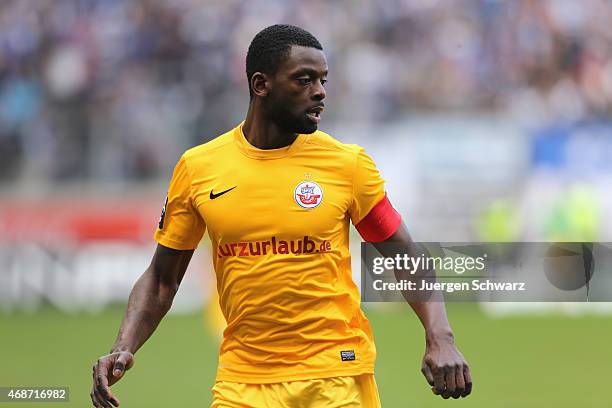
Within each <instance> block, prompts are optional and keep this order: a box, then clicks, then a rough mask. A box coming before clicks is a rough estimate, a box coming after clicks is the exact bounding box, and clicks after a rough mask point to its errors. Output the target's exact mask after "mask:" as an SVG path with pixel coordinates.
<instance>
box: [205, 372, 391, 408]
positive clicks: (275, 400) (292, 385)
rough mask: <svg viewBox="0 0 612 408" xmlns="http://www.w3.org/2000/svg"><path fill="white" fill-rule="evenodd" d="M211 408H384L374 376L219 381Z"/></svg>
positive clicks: (214, 387) (216, 384)
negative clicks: (261, 382) (253, 382)
mask: <svg viewBox="0 0 612 408" xmlns="http://www.w3.org/2000/svg"><path fill="white" fill-rule="evenodd" d="M212 392H213V403H212V405H211V408H319V407H325V408H341V407H342V408H380V399H379V397H378V388H377V386H376V381H375V380H374V375H372V374H362V375H358V376H353V377H331V378H321V379H316V380H305V381H289V382H281V383H274V384H243V383H236V382H229V381H217V382H216V383H215V385H214V386H213V389H212Z"/></svg>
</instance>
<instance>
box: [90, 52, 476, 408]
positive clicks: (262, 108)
mask: <svg viewBox="0 0 612 408" xmlns="http://www.w3.org/2000/svg"><path fill="white" fill-rule="evenodd" d="M326 81H327V61H326V59H325V56H324V54H323V52H322V51H320V50H317V49H315V48H309V47H298V46H294V47H292V49H291V51H290V54H289V56H288V58H287V59H286V60H285V61H284V62H283V63H281V64H280V66H279V68H278V70H277V72H276V73H275V74H273V75H270V74H265V73H261V72H257V73H255V74H254V75H253V76H252V78H251V80H250V86H251V90H252V92H253V97H252V98H251V101H250V103H249V110H248V112H247V116H246V119H245V122H244V125H243V132H244V135H245V137H246V138H247V140H248V141H249V143H250V144H251V145H253V146H255V147H257V148H259V149H276V148H280V147H284V146H288V145H290V144H291V143H293V141H294V140H295V139H296V137H297V136H298V134H306V133H312V132H314V131H316V130H317V124H318V116H319V115H320V113H321V112H322V110H323V100H324V99H325V88H324V84H325V82H326ZM385 242H393V243H401V244H402V245H405V246H407V247H410V248H413V247H414V242H413V241H412V238H411V237H410V235H409V233H408V230H407V229H406V227H405V225H404V224H403V223H402V225H401V226H400V228H399V229H398V230H397V231H396V232H395V233H394V234H393V235H392V236H391V237H389V238H388V239H387V240H386V241H385ZM379 250H380V251H381V253H382V254H383V255H385V253H384V248H383V247H379ZM192 255H193V250H186V251H181V250H175V249H171V248H167V247H165V246H163V245H157V248H156V250H155V253H154V255H153V259H152V260H151V264H150V265H149V267H148V268H147V269H146V270H145V272H144V273H143V275H142V276H141V277H140V278H139V279H138V281H137V282H136V284H135V285H134V288H133V289H132V292H131V294H130V297H129V300H128V306H127V310H126V312H125V316H124V318H123V321H122V323H121V327H120V329H119V334H118V335H117V339H116V341H115V344H114V345H113V347H112V349H111V352H110V354H108V355H106V356H102V357H100V359H98V361H97V362H96V363H95V364H94V366H93V374H92V376H93V387H92V391H91V399H92V402H93V405H94V406H95V407H104V408H109V407H112V406H115V407H118V406H119V399H118V398H117V397H115V396H114V395H113V393H112V391H111V389H110V387H111V386H112V385H113V384H115V383H116V382H117V381H119V380H120V379H121V378H123V376H124V375H125V372H126V371H127V370H129V369H130V368H132V366H133V365H134V354H135V353H136V351H138V349H139V348H140V347H141V346H142V345H143V344H144V343H145V342H146V341H147V340H148V338H149V337H150V336H151V335H152V334H153V332H154V331H155V329H156V328H157V326H158V325H159V323H160V321H161V320H162V318H163V317H164V316H165V315H166V313H167V312H168V310H170V307H171V305H172V301H173V299H174V296H175V295H176V292H177V291H178V288H179V285H180V283H181V281H182V279H183V276H184V274H185V271H186V270H187V266H188V265H189V261H190V260H191V257H192ZM409 303H410V306H411V307H412V309H413V310H414V311H415V313H416V314H417V316H418V317H419V319H420V321H421V323H422V324H423V327H424V328H425V345H426V347H425V356H424V357H423V365H422V370H421V371H422V372H423V375H424V376H425V378H426V379H427V382H429V384H430V385H431V386H432V389H433V391H434V393H435V394H438V395H441V396H442V397H443V398H445V399H446V398H450V397H453V398H459V397H465V396H467V395H469V394H470V392H471V389H472V380H471V376H470V370H469V368H468V366H467V363H466V361H465V359H464V358H463V355H462V354H461V353H460V352H459V351H458V350H457V347H456V345H455V342H454V337H453V333H452V330H451V328H450V325H449V323H448V319H447V317H446V310H445V307H444V303H443V302H409Z"/></svg>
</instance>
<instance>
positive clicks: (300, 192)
mask: <svg viewBox="0 0 612 408" xmlns="http://www.w3.org/2000/svg"><path fill="white" fill-rule="evenodd" d="M293 197H294V198H295V202H296V203H298V205H299V206H300V207H302V208H315V207H317V206H318V205H319V204H321V201H323V190H322V189H321V186H319V185H318V184H317V183H315V182H314V181H302V182H301V183H300V184H298V185H297V187H296V188H295V191H294V192H293Z"/></svg>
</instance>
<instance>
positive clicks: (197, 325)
mask: <svg viewBox="0 0 612 408" xmlns="http://www.w3.org/2000/svg"><path fill="white" fill-rule="evenodd" d="M448 310H449V315H450V318H451V321H452V324H453V327H454V330H455V334H456V337H457V339H458V343H459V345H460V348H461V350H462V351H463V352H464V354H465V355H466V357H467V359H468V361H469V363H470V364H471V367H472V371H473V377H474V391H473V395H472V396H470V397H469V398H467V399H464V400H452V399H450V400H442V399H441V398H440V397H436V396H434V395H432V394H431V391H430V389H429V386H428V385H427V383H426V382H425V380H424V379H423V378H422V376H421V373H420V371H419V369H420V359H421V357H422V352H423V335H422V330H421V328H420V325H419V323H418V321H417V320H416V318H415V317H414V316H413V314H412V312H411V310H410V309H409V308H408V306H407V305H406V306H403V305H401V306H400V305H391V306H389V307H385V308H368V309H367V314H368V316H369V317H370V320H371V321H372V324H373V326H374V333H375V336H376V341H377V349H378V364H377V375H376V378H377V382H378V385H379V389H380V394H381V399H382V403H383V407H387V408H395V407H398V408H399V407H442V406H445V407H448V406H456V407H538V408H539V407H568V408H569V407H572V408H573V407H597V408H600V407H610V406H612V401H611V398H610V396H609V394H608V387H609V386H610V380H611V379H612V375H611V374H610V373H611V370H610V367H611V365H612V347H611V345H612V319H611V318H609V317H607V318H605V317H580V318H566V317H560V316H556V317H513V318H505V319H500V320H493V319H490V318H487V317H486V316H484V315H483V313H482V312H481V311H480V310H479V309H478V308H477V307H476V306H475V305H466V304H449V305H448ZM122 313H123V310H122V309H119V308H114V309H110V310H107V311H105V312H104V313H102V314H100V315H65V314H62V313H59V312H57V311H54V310H50V309H47V310H44V311H42V312H39V313H37V314H34V315H28V314H15V315H9V316H7V315H1V314H0V386H36V385H39V386H62V385H67V386H69V387H70V398H71V401H70V403H67V404H59V403H56V404H48V403H47V404H30V405H28V404H26V403H21V404H16V405H15V404H2V403H0V406H16V407H23V408H25V407H26V406H32V407H37V406H40V407H42V406H51V407H58V408H59V407H62V406H70V407H88V406H91V403H90V400H89V391H90V387H91V366H92V364H93V362H94V361H95V359H96V358H97V357H98V356H99V355H102V354H105V353H106V352H107V351H108V349H109V348H110V346H111V344H112V342H113V340H114V338H115V335H116V332H117V328H118V324H119V321H120V318H121V316H122ZM216 353H217V343H216V340H215V339H214V338H213V337H211V336H210V335H209V334H207V332H206V330H205V329H204V318H203V316H202V314H193V315H183V316H169V317H167V318H166V319H165V320H164V321H163V322H162V324H161V326H160V327H159V329H158V331H157V332H156V333H155V335H154V336H153V337H152V338H151V339H150V340H149V342H148V343H147V344H146V345H145V346H144V347H143V348H142V350H141V351H139V353H138V354H137V355H136V365H135V367H134V369H133V370H131V371H129V372H128V374H127V375H126V377H125V378H124V379H123V380H122V381H121V382H120V383H118V384H117V385H116V386H115V387H113V389H114V392H115V394H116V395H117V396H118V397H119V398H120V399H121V401H122V407H128V408H129V407H184V408H188V407H208V406H209V404H210V387H211V385H212V382H213V380H214V373H215V368H216Z"/></svg>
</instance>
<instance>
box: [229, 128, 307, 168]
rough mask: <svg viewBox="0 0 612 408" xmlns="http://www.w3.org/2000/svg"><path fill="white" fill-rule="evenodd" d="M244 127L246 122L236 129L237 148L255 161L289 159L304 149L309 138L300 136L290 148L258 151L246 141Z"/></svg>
mask: <svg viewBox="0 0 612 408" xmlns="http://www.w3.org/2000/svg"><path fill="white" fill-rule="evenodd" d="M242 125H244V121H243V122H242V123H240V125H238V126H237V127H236V128H235V129H234V140H235V142H236V146H238V149H240V151H241V152H242V153H244V154H245V155H246V156H248V157H251V158H254V159H281V158H283V157H289V156H291V155H292V154H293V153H295V152H296V151H298V150H299V149H300V148H301V147H302V145H303V144H304V143H305V142H306V140H307V139H308V136H309V135H302V134H300V135H298V136H297V138H296V139H295V140H294V141H293V143H291V144H290V145H289V146H285V147H281V148H278V149H258V148H257V147H255V146H253V145H252V144H250V143H249V141H248V140H247V139H246V137H245V136H244V132H243V131H242Z"/></svg>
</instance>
